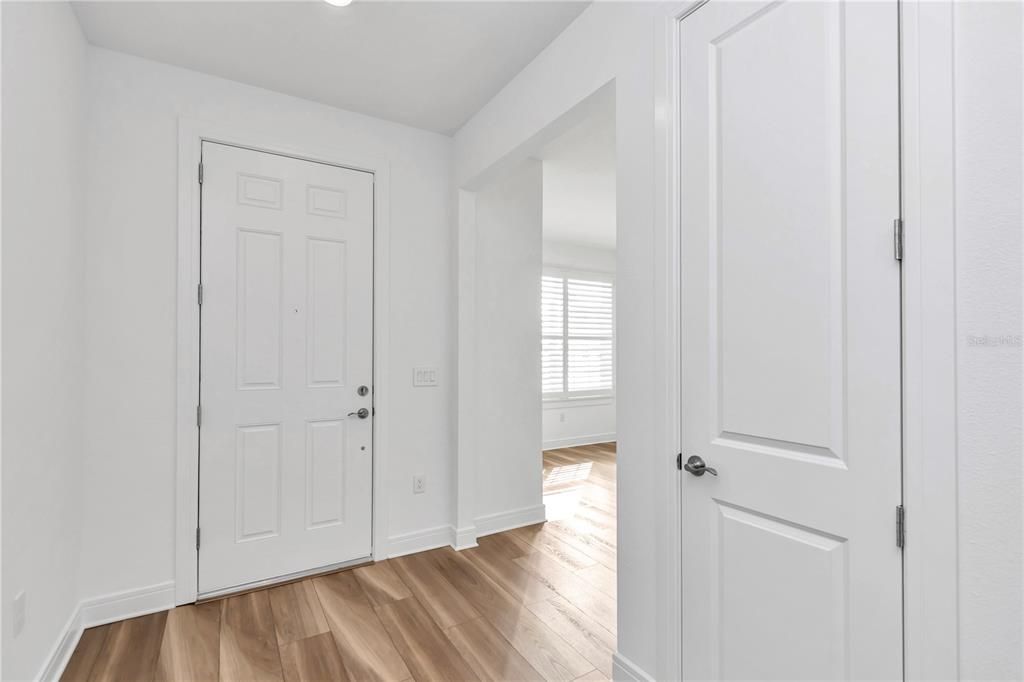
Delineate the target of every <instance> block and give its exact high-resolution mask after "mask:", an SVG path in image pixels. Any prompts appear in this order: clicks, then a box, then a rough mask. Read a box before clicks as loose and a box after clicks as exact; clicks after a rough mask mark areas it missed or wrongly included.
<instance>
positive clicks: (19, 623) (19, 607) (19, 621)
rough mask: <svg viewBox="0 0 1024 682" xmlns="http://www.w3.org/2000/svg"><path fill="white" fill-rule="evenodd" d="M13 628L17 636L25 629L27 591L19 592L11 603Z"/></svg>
mask: <svg viewBox="0 0 1024 682" xmlns="http://www.w3.org/2000/svg"><path fill="white" fill-rule="evenodd" d="M11 629H12V630H13V631H14V636H15V637H17V636H18V635H20V634H21V631H22V630H24V629H25V593H24V592H19V593H18V594H16V595H15V597H14V603H13V604H12V605H11Z"/></svg>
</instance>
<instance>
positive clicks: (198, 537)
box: [196, 526, 201, 552]
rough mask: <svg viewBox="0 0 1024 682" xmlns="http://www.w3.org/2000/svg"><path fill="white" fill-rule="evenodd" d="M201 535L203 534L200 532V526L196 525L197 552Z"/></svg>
mask: <svg viewBox="0 0 1024 682" xmlns="http://www.w3.org/2000/svg"><path fill="white" fill-rule="evenodd" d="M200 537H201V534H200V529H199V526H196V551H197V552H198V551H199V540H200Z"/></svg>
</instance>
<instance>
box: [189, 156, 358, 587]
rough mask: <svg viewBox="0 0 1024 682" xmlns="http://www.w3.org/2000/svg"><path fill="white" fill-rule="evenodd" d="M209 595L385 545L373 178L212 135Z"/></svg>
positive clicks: (204, 487) (207, 212)
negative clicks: (376, 470) (376, 422)
mask: <svg viewBox="0 0 1024 682" xmlns="http://www.w3.org/2000/svg"><path fill="white" fill-rule="evenodd" d="M203 165H204V183H203V186H202V193H203V197H202V198H203V201H202V281H203V306H202V308H201V316H202V344H201V345H202V379H201V396H200V398H201V403H202V415H203V421H202V426H201V429H200V509H199V513H200V526H201V529H202V546H201V548H200V552H199V590H200V593H208V592H212V591H217V590H222V589H227V588H231V587H235V586H240V585H244V584H247V583H251V582H255V581H261V580H267V579H271V578H275V577H280V576H283V575H287V574H290V573H295V572H299V571H306V570H311V569H315V568H320V567H323V566H328V565H331V564H336V563H341V562H344V561H348V560H352V559H358V558H362V557H367V556H369V554H370V550H371V547H370V535H371V533H370V511H371V498H370V490H371V478H372V476H371V472H372V447H371V446H372V443H371V434H372V426H371V423H372V415H370V416H368V417H367V418H366V419H360V418H358V417H357V416H351V417H350V416H349V413H355V412H356V411H358V410H359V409H360V408H363V407H365V408H370V407H371V400H372V398H371V396H369V395H367V396H359V395H358V392H357V389H358V387H359V386H360V385H366V386H370V385H371V377H372V340H373V336H372V329H373V320H372V301H373V294H372V262H373V180H372V176H371V175H369V174H367V173H362V172H359V171H353V170H347V169H343V168H338V167H335V166H328V165H324V164H318V163H312V162H307V161H301V160H298V159H292V158H288V157H283V156H277V155H273V154H265V153H261V152H255V151H252V150H246V149H240V148H237V147H229V146H225V145H219V144H212V143H204V144H203Z"/></svg>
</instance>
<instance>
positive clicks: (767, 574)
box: [679, 0, 902, 680]
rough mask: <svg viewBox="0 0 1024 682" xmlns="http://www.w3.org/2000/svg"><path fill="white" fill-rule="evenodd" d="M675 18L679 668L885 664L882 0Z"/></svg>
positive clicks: (890, 256) (890, 79)
mask: <svg viewBox="0 0 1024 682" xmlns="http://www.w3.org/2000/svg"><path fill="white" fill-rule="evenodd" d="M679 38H680V45H681V63H680V72H679V73H680V78H681V81H680V84H679V85H680V94H681V100H680V104H681V150H680V153H681V157H680V158H681V175H680V181H681V188H680V189H681V204H680V211H681V221H682V224H681V234H682V346H683V356H682V389H683V396H682V397H683V400H682V428H683V431H682V445H683V449H682V459H683V462H684V463H685V462H686V461H687V460H688V459H689V458H691V457H700V458H702V459H703V461H704V462H705V464H706V466H707V467H710V468H713V469H716V470H717V476H714V475H711V473H709V472H706V473H704V474H703V475H699V476H698V475H692V474H691V473H690V472H687V471H684V472H682V473H681V477H682V496H683V511H682V514H683V516H682V552H683V556H682V562H683V563H682V566H683V575H682V595H683V605H682V610H683V625H682V642H681V646H682V655H683V671H684V677H685V679H687V680H719V679H722V680H725V679H728V680H754V679H757V680H765V679H771V680H810V679H814V680H833V679H856V680H869V679H871V680H875V679H889V680H894V679H899V678H900V677H901V675H902V659H901V656H902V654H901V650H902V633H901V627H902V625H901V624H902V613H901V610H902V607H901V550H900V549H899V547H897V541H896V513H897V511H896V510H897V506H898V505H899V504H900V502H901V491H900V458H901V449H900V447H901V446H900V443H901V440H900V438H901V436H900V400H901V399H900V268H899V263H898V261H897V260H896V259H895V257H894V253H893V220H894V219H895V218H896V217H897V216H898V215H899V195H898V189H899V157H898V154H899V140H898V129H899V128H898V126H899V119H898V111H899V109H898V97H899V93H898V74H899V65H898V42H897V6H896V3H895V2H845V3H844V2H774V3H768V2H757V3H752V2H747V3H744V2H721V1H719V0H712V1H711V2H710V3H708V4H707V5H705V6H703V7H701V8H699V9H697V10H696V11H695V12H694V13H692V14H691V15H689V16H687V17H685V18H684V19H682V21H681V22H680V34H679ZM691 468H695V469H696V471H695V472H694V473H700V469H699V464H696V463H694V464H691Z"/></svg>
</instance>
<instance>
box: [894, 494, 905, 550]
mask: <svg viewBox="0 0 1024 682" xmlns="http://www.w3.org/2000/svg"><path fill="white" fill-rule="evenodd" d="M906 544H907V519H906V512H904V511H903V505H902V504H901V505H897V507H896V546H897V547H899V548H900V549H903V548H904V547H905V546H906Z"/></svg>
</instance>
